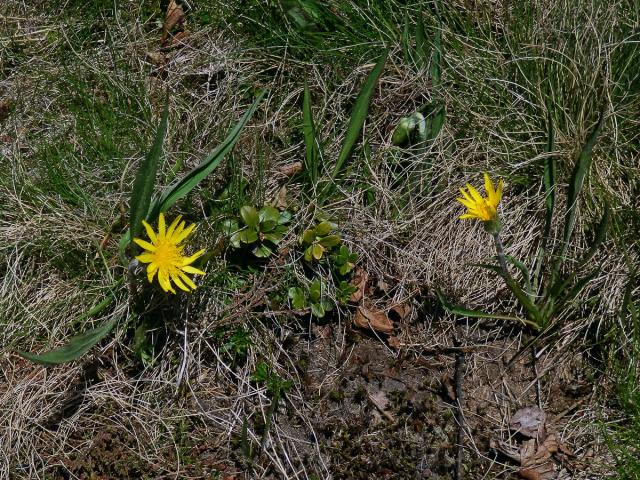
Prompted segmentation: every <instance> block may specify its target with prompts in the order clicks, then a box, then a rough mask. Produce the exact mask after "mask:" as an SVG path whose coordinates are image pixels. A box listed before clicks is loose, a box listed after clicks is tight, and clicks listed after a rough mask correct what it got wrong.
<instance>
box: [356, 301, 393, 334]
mask: <svg viewBox="0 0 640 480" xmlns="http://www.w3.org/2000/svg"><path fill="white" fill-rule="evenodd" d="M353 322H354V323H355V324H356V326H358V327H360V328H366V329H369V328H372V329H374V330H375V331H376V332H380V333H391V332H393V322H392V321H391V320H389V317H387V315H386V314H385V313H384V312H383V311H381V310H372V309H369V308H366V307H364V306H362V305H361V306H359V307H358V311H357V312H356V315H355V317H354V318H353Z"/></svg>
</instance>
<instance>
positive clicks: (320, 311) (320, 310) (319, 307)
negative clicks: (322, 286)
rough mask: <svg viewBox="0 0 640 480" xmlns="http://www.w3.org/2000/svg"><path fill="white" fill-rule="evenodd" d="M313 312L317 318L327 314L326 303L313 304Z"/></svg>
mask: <svg viewBox="0 0 640 480" xmlns="http://www.w3.org/2000/svg"><path fill="white" fill-rule="evenodd" d="M311 314H312V315H313V316H314V317H317V318H323V317H324V314H325V309H324V305H323V304H321V303H312V304H311Z"/></svg>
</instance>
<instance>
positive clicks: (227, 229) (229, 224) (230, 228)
mask: <svg viewBox="0 0 640 480" xmlns="http://www.w3.org/2000/svg"><path fill="white" fill-rule="evenodd" d="M239 228H240V226H239V225H238V222H237V221H236V220H233V219H229V218H228V219H226V220H225V221H224V222H222V232H223V233H224V234H225V235H232V234H233V233H235V232H237V231H238V229H239Z"/></svg>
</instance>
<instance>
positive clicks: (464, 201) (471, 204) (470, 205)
mask: <svg viewBox="0 0 640 480" xmlns="http://www.w3.org/2000/svg"><path fill="white" fill-rule="evenodd" d="M456 200H457V201H459V202H460V203H461V204H462V205H464V206H465V207H467V208H473V207H474V206H475V204H476V202H474V201H473V200H467V199H466V198H456Z"/></svg>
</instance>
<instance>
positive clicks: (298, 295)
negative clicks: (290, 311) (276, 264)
mask: <svg viewBox="0 0 640 480" xmlns="http://www.w3.org/2000/svg"><path fill="white" fill-rule="evenodd" d="M288 294H289V298H290V299H291V305H292V306H293V308H295V309H296V310H301V309H303V308H305V307H306V303H307V301H306V298H305V295H304V290H302V288H300V287H291V288H290V289H289V292H288Z"/></svg>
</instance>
